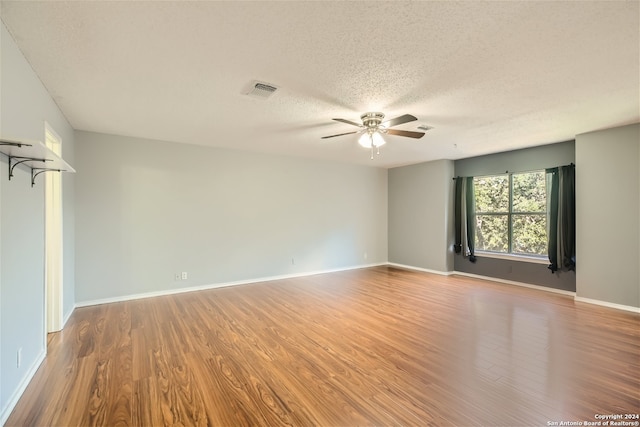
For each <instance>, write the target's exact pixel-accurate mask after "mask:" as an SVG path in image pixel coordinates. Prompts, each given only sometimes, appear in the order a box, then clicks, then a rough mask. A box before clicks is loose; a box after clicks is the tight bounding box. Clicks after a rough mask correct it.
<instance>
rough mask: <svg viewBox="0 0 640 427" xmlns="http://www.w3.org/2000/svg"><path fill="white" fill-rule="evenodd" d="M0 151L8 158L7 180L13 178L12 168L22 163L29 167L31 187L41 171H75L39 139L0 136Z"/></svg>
mask: <svg viewBox="0 0 640 427" xmlns="http://www.w3.org/2000/svg"><path fill="white" fill-rule="evenodd" d="M0 153H2V154H4V155H5V156H7V158H8V159H9V165H8V166H9V180H11V178H13V171H14V169H15V168H16V167H17V166H19V165H24V166H27V167H28V168H30V169H31V186H32V187H33V186H34V185H35V183H36V177H37V176H38V175H40V174H42V173H45V172H71V173H74V172H75V169H73V168H72V167H71V166H70V165H69V164H68V163H67V162H65V161H64V160H62V159H61V158H60V157H59V156H58V155H57V154H56V153H54V152H53V151H51V150H50V149H49V148H47V147H46V146H45V145H44V144H43V143H42V142H40V141H20V140H13V139H5V138H0Z"/></svg>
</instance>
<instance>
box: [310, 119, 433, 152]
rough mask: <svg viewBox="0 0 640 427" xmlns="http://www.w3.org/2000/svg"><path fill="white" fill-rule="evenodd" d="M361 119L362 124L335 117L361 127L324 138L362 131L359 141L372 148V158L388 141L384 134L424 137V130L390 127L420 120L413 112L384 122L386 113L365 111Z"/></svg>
mask: <svg viewBox="0 0 640 427" xmlns="http://www.w3.org/2000/svg"><path fill="white" fill-rule="evenodd" d="M360 119H361V120H362V124H359V123H356V122H352V121H351V120H346V119H333V120H335V121H337V122H341V123H346V124H349V125H353V126H357V127H359V128H360V130H355V131H353V132H345V133H339V134H336V135H329V136H323V137H322V139H327V138H334V137H336V136H343V135H351V134H357V133H361V134H362V136H361V137H360V139H359V140H358V143H359V144H360V145H362V146H363V147H365V148H370V149H371V158H372V159H373V152H374V150H377V153H378V154H380V146H381V145H384V144H385V143H386V141H385V140H384V139H383V138H382V135H383V134H388V135H398V136H406V137H409V138H416V139H417V138H422V137H423V136H424V132H414V131H409V130H400V129H390V128H391V127H393V126H397V125H401V124H403V123H409V122H413V121H415V120H418V119H417V117H415V116H412V115H411V114H404V115H402V116H399V117H396V118H395V119H391V120H387V121H385V122H383V121H382V120H383V119H384V114H382V113H364V114H363V115H362V116H360Z"/></svg>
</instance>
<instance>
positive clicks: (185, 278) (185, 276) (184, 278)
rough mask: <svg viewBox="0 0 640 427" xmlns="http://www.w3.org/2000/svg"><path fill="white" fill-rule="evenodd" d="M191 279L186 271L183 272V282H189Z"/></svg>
mask: <svg viewBox="0 0 640 427" xmlns="http://www.w3.org/2000/svg"><path fill="white" fill-rule="evenodd" d="M188 278H189V275H188V274H187V272H186V271H183V272H182V280H187V279H188Z"/></svg>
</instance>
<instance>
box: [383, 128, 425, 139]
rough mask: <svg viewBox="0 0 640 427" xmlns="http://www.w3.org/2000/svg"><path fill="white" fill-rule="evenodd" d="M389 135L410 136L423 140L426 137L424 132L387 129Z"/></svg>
mask: <svg viewBox="0 0 640 427" xmlns="http://www.w3.org/2000/svg"><path fill="white" fill-rule="evenodd" d="M386 133H387V134H389V135H398V136H408V137H409V138H416V139H417V138H422V137H423V136H424V132H413V131H410V130H400V129H387V131H386Z"/></svg>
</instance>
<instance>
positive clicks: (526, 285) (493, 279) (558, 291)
mask: <svg viewBox="0 0 640 427" xmlns="http://www.w3.org/2000/svg"><path fill="white" fill-rule="evenodd" d="M453 274H456V275H459V276H466V277H471V278H474V279H482V280H489V281H491V282H498V283H504V284H506V285H515V286H521V287H524V288H530V289H536V290H538V291H544V292H553V293H555V294H561V295H566V296H569V297H575V296H576V293H575V292H571V291H565V290H564V289H555V288H548V287H546V286H540V285H532V284H530V283H524V282H516V281H514V280H505V279H500V278H498V277H489V276H481V275H479V274H471V273H465V272H464V271H454V272H453Z"/></svg>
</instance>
